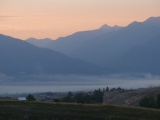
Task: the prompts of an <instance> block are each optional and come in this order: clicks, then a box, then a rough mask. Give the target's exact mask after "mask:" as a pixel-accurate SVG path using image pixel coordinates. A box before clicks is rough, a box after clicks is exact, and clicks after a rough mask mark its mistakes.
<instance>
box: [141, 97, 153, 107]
mask: <svg viewBox="0 0 160 120" xmlns="http://www.w3.org/2000/svg"><path fill="white" fill-rule="evenodd" d="M139 103H140V106H142V107H146V108H156V101H155V100H154V98H153V97H144V98H143V99H141V100H140V102H139Z"/></svg>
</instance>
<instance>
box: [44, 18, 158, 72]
mask: <svg viewBox="0 0 160 120" xmlns="http://www.w3.org/2000/svg"><path fill="white" fill-rule="evenodd" d="M159 35H160V17H150V18H148V19H147V20H145V21H144V22H137V21H134V22H132V23H131V24H129V25H128V26H126V27H119V26H114V27H110V26H108V25H103V26H102V27H101V28H99V29H97V30H92V31H83V32H77V33H74V34H73V35H69V36H66V37H63V38H58V39H57V40H54V41H51V42H50V43H49V44H48V45H46V46H45V47H46V48H49V49H52V50H55V51H58V52H61V53H64V54H66V55H68V56H71V57H75V58H78V59H81V60H85V61H88V62H90V63H93V64H95V65H97V66H101V67H105V68H111V69H114V70H115V71H116V72H140V73H146V72H147V73H157V72H158V68H160V61H159V57H158V56H159V54H158V52H160V50H159V47H158V45H159V43H158V42H159V40H160V37H159ZM153 44H155V45H153ZM156 50H157V51H156ZM153 63H154V64H153Z"/></svg>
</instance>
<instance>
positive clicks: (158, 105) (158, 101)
mask: <svg viewBox="0 0 160 120" xmlns="http://www.w3.org/2000/svg"><path fill="white" fill-rule="evenodd" d="M157 107H158V108H160V94H158V95H157Z"/></svg>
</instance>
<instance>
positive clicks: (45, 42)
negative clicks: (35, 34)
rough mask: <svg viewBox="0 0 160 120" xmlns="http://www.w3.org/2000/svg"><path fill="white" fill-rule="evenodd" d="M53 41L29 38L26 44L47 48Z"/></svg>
mask: <svg viewBox="0 0 160 120" xmlns="http://www.w3.org/2000/svg"><path fill="white" fill-rule="evenodd" d="M51 41H52V40H51V39H49V38H45V39H35V38H28V39H27V40H26V42H29V43H31V44H33V45H35V46H38V47H42V48H46V46H47V45H48V44H49V43H50V42H51Z"/></svg>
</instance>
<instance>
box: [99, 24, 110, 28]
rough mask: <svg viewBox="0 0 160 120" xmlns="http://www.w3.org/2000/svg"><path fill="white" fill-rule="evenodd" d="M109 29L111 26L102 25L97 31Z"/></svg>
mask: <svg viewBox="0 0 160 120" xmlns="http://www.w3.org/2000/svg"><path fill="white" fill-rule="evenodd" d="M109 28H111V26H109V25H107V24H104V25H102V26H101V27H100V28H99V29H109Z"/></svg>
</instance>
